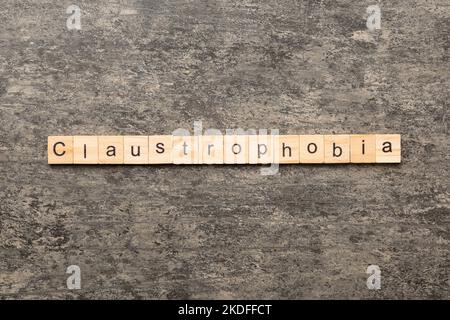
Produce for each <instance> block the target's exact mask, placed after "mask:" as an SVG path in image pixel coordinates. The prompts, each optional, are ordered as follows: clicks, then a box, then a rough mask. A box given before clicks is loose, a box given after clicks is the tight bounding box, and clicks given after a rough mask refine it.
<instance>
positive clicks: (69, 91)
mask: <svg viewBox="0 0 450 320" xmlns="http://www.w3.org/2000/svg"><path fill="white" fill-rule="evenodd" d="M72 3H75V4H78V5H79V6H80V7H81V10H82V20H81V22H82V30H81V31H68V30H67V29H66V18H67V17H68V15H67V14H66V13H65V11H66V8H67V7H68V5H70V4H72ZM374 3H376V1H352V0H340V1H336V0H323V1H312V0H310V1H293V0H290V1H288V0H271V1H252V0H246V1H225V0H223V1H214V0H202V1H200V0H193V1H186V0H166V1H116V2H111V1H106V0H95V1H87V0H86V1H78V0H74V1H50V0H25V1H17V0H2V1H1V3H0V176H1V178H0V256H1V258H0V297H1V298H162V299H171V298H264V299H266V298H275V299H278V298H288V299H304V298H395V299H397V298H441V299H449V298H450V293H449V289H450V272H449V266H450V249H449V244H450V191H449V181H450V179H449V178H450V173H449V160H450V156H449V143H448V138H449V131H448V119H449V98H450V89H449V88H450V76H449V74H450V71H449V70H450V62H449V56H450V1H449V0H436V1H426V0H416V1H411V0H393V1H381V2H379V3H380V4H381V7H382V29H381V30H380V31H377V32H367V29H366V7H367V6H368V5H371V4H374ZM122 9H133V10H136V14H130V13H133V12H132V10H122ZM194 120H202V121H203V126H204V128H211V127H213V128H219V129H224V128H236V127H242V128H278V129H279V130H280V132H281V133H297V134H299V133H364V132H377V133H401V134H402V138H403V163H402V164H401V165H335V166H333V165H328V166H325V165H323V166H322V165H315V166H306V165H305V166H302V165H289V166H283V167H282V168H281V172H280V174H279V175H276V176H262V175H261V174H260V171H259V169H260V167H259V166H254V165H249V166H242V165H237V166H225V165H224V166H111V167H108V166H49V165H47V156H46V138H47V136H48V135H58V134H61V135H72V134H99V135H100V134H108V135H109V134H111V135H112V134H170V133H171V132H172V130H174V129H176V128H179V127H184V128H192V126H193V121H194ZM70 264H77V265H79V266H80V267H81V270H82V289H81V290H78V291H70V290H68V289H67V288H66V278H67V276H68V275H66V274H65V271H66V268H67V266H69V265H70ZM370 264H377V265H379V266H380V268H381V271H382V289H381V290H379V291H377V292H375V291H370V290H368V289H367V288H366V278H367V275H366V274H365V271H366V268H367V266H368V265H370Z"/></svg>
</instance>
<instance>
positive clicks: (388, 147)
mask: <svg viewBox="0 0 450 320" xmlns="http://www.w3.org/2000/svg"><path fill="white" fill-rule="evenodd" d="M375 144H376V162H377V163H400V162H401V160H402V159H401V156H402V155H401V137H400V135H399V134H377V135H376V142H375Z"/></svg>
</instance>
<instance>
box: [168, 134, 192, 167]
mask: <svg viewBox="0 0 450 320" xmlns="http://www.w3.org/2000/svg"><path fill="white" fill-rule="evenodd" d="M172 140H173V147H172V160H173V163H174V164H193V163H194V160H195V158H194V154H195V150H196V149H197V147H196V145H195V139H194V137H193V136H173V137H172Z"/></svg>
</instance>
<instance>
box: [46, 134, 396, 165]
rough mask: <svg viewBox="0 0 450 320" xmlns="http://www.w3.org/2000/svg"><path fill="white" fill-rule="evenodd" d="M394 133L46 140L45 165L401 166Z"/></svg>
mask: <svg viewBox="0 0 450 320" xmlns="http://www.w3.org/2000/svg"><path fill="white" fill-rule="evenodd" d="M400 144H401V142H400V135H398V134H367V135H362V134H358V135H343V134H339V135H223V136H222V135H216V136H172V135H164V136H50V137H48V163H49V164H167V163H173V164H246V163H249V164H258V163H261V164H264V163H266V164H267V163H400V161H401V147H400Z"/></svg>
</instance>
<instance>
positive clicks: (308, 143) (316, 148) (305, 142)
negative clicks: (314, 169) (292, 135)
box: [300, 135, 325, 163]
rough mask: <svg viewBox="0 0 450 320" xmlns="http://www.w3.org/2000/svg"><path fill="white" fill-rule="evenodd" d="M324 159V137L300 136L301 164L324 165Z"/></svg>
mask: <svg viewBox="0 0 450 320" xmlns="http://www.w3.org/2000/svg"><path fill="white" fill-rule="evenodd" d="M324 158H325V152H324V136H323V135H301V136H300V163H323V162H324Z"/></svg>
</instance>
